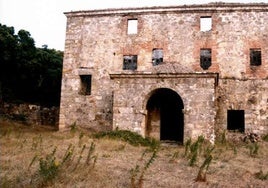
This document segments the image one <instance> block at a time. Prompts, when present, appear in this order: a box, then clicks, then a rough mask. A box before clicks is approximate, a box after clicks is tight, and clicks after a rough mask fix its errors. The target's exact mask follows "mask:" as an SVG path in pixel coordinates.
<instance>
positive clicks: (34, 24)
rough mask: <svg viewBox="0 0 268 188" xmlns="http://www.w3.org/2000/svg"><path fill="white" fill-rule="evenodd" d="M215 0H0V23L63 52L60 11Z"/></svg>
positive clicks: (36, 42) (247, 0)
mask: <svg viewBox="0 0 268 188" xmlns="http://www.w3.org/2000/svg"><path fill="white" fill-rule="evenodd" d="M215 1H217V0H214V1H213V0H0V23H1V24H5V25H7V26H13V27H14V28H15V30H16V32H18V30H20V29H24V30H27V31H29V32H30V33H31V36H32V37H33V38H34V40H35V44H36V46H37V47H41V46H42V45H44V44H46V45H48V48H55V49H57V50H64V40H65V28H66V17H65V15H64V14H63V12H69V11H75V10H90V9H104V8H121V7H144V6H168V5H184V4H201V3H209V2H215ZM221 1H222V2H241V3H249V2H250V3H253V2H254V3H259V2H265V3H268V0H221Z"/></svg>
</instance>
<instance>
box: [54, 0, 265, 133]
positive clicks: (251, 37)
mask: <svg viewBox="0 0 268 188" xmlns="http://www.w3.org/2000/svg"><path fill="white" fill-rule="evenodd" d="M66 16H67V28H66V43H65V54H64V63H63V76H62V93H61V107H60V122H59V129H64V128H66V127H68V126H70V125H71V124H72V123H74V122H76V123H77V124H78V125H81V126H84V127H88V128H94V129H96V130H107V129H112V128H113V126H116V123H119V122H114V121H115V117H116V116H117V115H118V114H117V113H118V111H120V110H121V111H122V110H123V111H125V112H126V113H123V114H125V116H127V117H126V118H123V117H120V121H121V120H122V121H123V120H124V121H127V122H122V123H124V124H125V126H126V127H125V128H128V127H129V126H130V127H132V128H133V130H134V129H135V131H136V130H137V131H138V132H140V133H141V134H144V133H142V131H141V130H139V129H140V127H141V122H142V120H141V119H140V118H141V117H139V116H140V115H137V114H136V111H135V110H136V108H135V109H132V108H129V107H128V103H129V101H126V100H127V99H128V98H129V97H132V96H131V95H130V94H134V93H136V91H141V92H140V93H136V94H137V95H141V96H143V97H144V96H145V95H146V94H148V92H150V91H149V90H150V89H151V90H153V89H156V88H157V87H166V88H171V89H173V90H174V91H176V92H177V93H178V94H179V95H181V94H182V95H183V94H184V93H187V92H188V91H187V89H188V88H189V87H190V86H191V87H193V85H191V84H194V82H199V80H198V79H196V78H195V77H194V76H193V77H192V78H191V79H190V78H189V79H190V80H191V81H183V82H182V81H181V80H182V79H178V80H176V82H177V83H176V84H177V86H174V84H175V81H171V80H172V79H166V78H161V79H160V80H161V82H159V81H160V80H159V79H157V81H156V79H155V78H152V79H150V78H147V79H134V78H132V79H128V78H124V79H119V80H120V81H119V82H123V83H124V84H123V85H124V86H127V93H128V94H129V95H130V96H128V94H126V95H127V96H124V97H122V96H123V94H122V93H121V92H126V91H125V90H124V89H123V88H120V87H119V86H118V84H117V83H116V82H114V81H112V80H111V77H110V76H111V75H115V74H122V75H124V74H136V73H138V74H145V75H146V74H147V73H149V74H155V73H157V74H158V73H165V74H174V73H187V74H189V75H192V74H197V73H198V74H199V73H204V74H206V73H216V74H218V75H219V77H218V79H219V84H218V85H217V86H216V87H215V86H214V85H213V84H212V83H210V81H208V82H205V83H203V84H202V83H200V85H198V87H197V85H196V87H197V88H198V89H199V90H200V92H203V89H207V88H208V87H211V88H212V87H213V88H214V91H210V93H216V98H217V104H216V105H217V106H216V108H215V109H217V110H215V111H214V112H210V111H209V112H208V111H206V112H208V113H204V112H202V113H203V114H202V113H201V112H200V113H199V115H196V114H195V110H191V108H194V106H198V105H199V103H200V100H198V98H195V97H193V99H191V100H190V98H188V97H186V98H185V99H184V102H185V103H186V104H189V105H188V106H187V109H188V110H186V111H185V114H187V113H188V114H189V115H188V116H187V117H190V118H189V119H188V120H187V118H186V119H185V121H186V122H185V125H186V127H187V128H185V131H186V132H187V133H185V134H186V135H188V136H194V135H198V134H199V133H200V132H202V133H204V131H205V129H207V128H208V126H210V128H209V129H213V127H214V126H218V127H219V128H226V110H228V109H231V108H234V107H231V108H230V106H232V105H233V106H237V105H238V104H240V103H241V101H240V102H237V99H239V100H242V99H240V98H241V97H242V93H247V92H249V91H250V89H247V88H254V84H256V83H258V84H257V85H258V88H259V90H258V91H256V94H255V95H254V96H255V97H256V98H257V99H256V100H257V102H256V103H254V104H250V105H249V104H248V102H247V101H254V100H253V98H254V97H253V98H252V96H249V95H248V96H247V95H246V97H245V96H243V97H242V98H244V99H243V100H242V103H241V104H242V107H239V108H241V109H242V108H243V109H244V110H245V113H246V117H245V121H246V130H251V129H252V130H254V131H257V132H262V133H265V131H266V130H267V128H265V127H267V115H265V113H264V112H266V110H264V108H265V107H264V106H265V105H266V106H267V96H266V94H265V92H267V81H268V22H267V20H268V4H263V3H262V4H225V3H220V4H206V5H193V6H177V7H152V8H136V9H107V10H92V11H77V12H68V13H66ZM202 17H210V18H211V20H212V28H211V30H209V31H206V32H204V31H201V30H200V27H201V26H200V19H201V18H202ZM129 19H136V20H137V22H138V28H137V30H138V32H137V34H128V33H127V27H128V20H129ZM155 48H158V49H162V50H163V63H162V65H159V66H153V64H152V50H153V49H155ZM252 48H257V49H260V50H261V54H262V55H261V60H262V63H261V65H260V66H250V49H252ZM200 49H211V59H212V62H211V63H212V64H211V66H210V67H209V68H208V69H207V70H203V69H202V68H201V66H200ZM124 55H137V57H138V58H137V59H138V60H137V70H134V71H133V70H132V71H131V70H123V56H124ZM81 75H91V93H90V94H89V95H81V87H82V86H81V85H82V83H81V78H80V76H81ZM133 79H134V80H133ZM162 80H163V82H162ZM160 83H162V85H161V84H160ZM253 83H254V84H253ZM176 84H175V85H176ZM180 84H181V85H180ZM145 85H146V87H148V88H150V89H148V90H146V92H145V90H142V89H141V88H142V87H145ZM180 87H181V88H180ZM234 87H235V88H234ZM197 88H196V90H194V92H196V93H197V91H198V89H197ZM237 88H240V89H237ZM143 92H145V93H143ZM120 93H121V94H120ZM218 94H219V97H218V96H217V95H218ZM115 95H117V96H116V97H115ZM118 95H119V96H118ZM120 96H121V97H120ZM193 96H194V95H193ZM204 96H209V95H204ZM223 96H224V97H225V98H226V99H228V101H229V102H226V101H223V99H222V98H224V97H223ZM182 97H183V96H182ZM211 98H212V97H211V96H210V97H207V98H205V99H204V101H202V102H201V103H202V104H201V106H202V107H203V108H204V109H205V106H206V105H207V106H209V107H210V108H211V109H212V106H213V105H212V104H211V103H214V101H213V100H211ZM194 99H195V100H194ZM139 100H140V101H139ZM188 100H190V101H188ZM135 101H136V103H135V104H136V105H137V104H140V103H142V102H143V103H144V101H146V99H144V98H142V97H138V98H136V96H135ZM115 104H116V106H114V105H115ZM120 105H121V106H120ZM122 106H124V108H123V109H122ZM141 106H142V105H141ZM117 107H118V108H119V109H117ZM126 108H127V109H126ZM213 108H214V107H213ZM235 108H237V109H238V107H235ZM189 109H190V110H189ZM200 109H201V107H200ZM138 110H142V109H140V107H139V109H138ZM143 110H144V109H143ZM132 111H133V117H129V114H130V112H132ZM115 114H117V115H115ZM127 114H128V115H127ZM201 114H202V115H201ZM211 114H214V119H215V122H217V124H216V125H215V123H212V124H210V125H205V124H206V123H207V122H208V121H209V122H210V120H206V119H207V118H208V119H211ZM251 114H254V115H251ZM266 114H267V113H266ZM136 116H137V117H136ZM129 118H134V119H131V120H127V119H129ZM136 118H137V119H138V125H136V124H135V122H136V121H137V119H136ZM131 122H132V124H133V125H130V124H131ZM197 122H198V123H197ZM120 124H121V123H120ZM198 124H199V125H198ZM259 125H261V126H259ZM122 126H123V125H122ZM135 127H139V128H138V129H137V128H135ZM203 127H206V128H204V129H203ZM207 130H208V129H207ZM208 131H209V132H210V133H208V134H207V135H211V132H213V131H212V130H208ZM207 137H209V136H207Z"/></svg>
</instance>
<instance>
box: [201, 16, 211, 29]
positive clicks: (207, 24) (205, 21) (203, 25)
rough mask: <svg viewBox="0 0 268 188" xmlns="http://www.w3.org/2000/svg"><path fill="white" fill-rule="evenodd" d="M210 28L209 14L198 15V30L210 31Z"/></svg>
mask: <svg viewBox="0 0 268 188" xmlns="http://www.w3.org/2000/svg"><path fill="white" fill-rule="evenodd" d="M211 29H212V19H211V16H203V17H200V31H210V30H211Z"/></svg>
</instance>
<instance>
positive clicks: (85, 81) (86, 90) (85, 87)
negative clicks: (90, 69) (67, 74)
mask: <svg viewBox="0 0 268 188" xmlns="http://www.w3.org/2000/svg"><path fill="white" fill-rule="evenodd" d="M80 80H81V89H80V94H81V95H91V75H80Z"/></svg>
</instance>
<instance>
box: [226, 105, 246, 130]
mask: <svg viewBox="0 0 268 188" xmlns="http://www.w3.org/2000/svg"><path fill="white" fill-rule="evenodd" d="M227 129H228V130H234V131H239V132H245V111H244V110H228V112H227Z"/></svg>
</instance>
